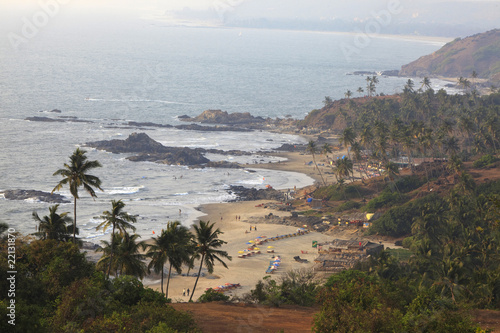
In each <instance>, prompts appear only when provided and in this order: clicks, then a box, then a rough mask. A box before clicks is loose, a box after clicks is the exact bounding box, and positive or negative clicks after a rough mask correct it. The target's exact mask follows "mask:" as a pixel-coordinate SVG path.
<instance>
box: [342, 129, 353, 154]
mask: <svg viewBox="0 0 500 333" xmlns="http://www.w3.org/2000/svg"><path fill="white" fill-rule="evenodd" d="M339 140H340V142H342V144H343V145H344V147H345V148H346V149H347V156H348V157H349V158H351V154H350V152H349V147H348V146H351V145H352V144H353V143H354V141H356V133H355V132H354V130H353V129H352V127H347V128H346V129H344V131H342V134H341V135H340V138H339Z"/></svg>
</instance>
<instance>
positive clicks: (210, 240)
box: [189, 221, 232, 301]
mask: <svg viewBox="0 0 500 333" xmlns="http://www.w3.org/2000/svg"><path fill="white" fill-rule="evenodd" d="M214 226H215V223H212V224H210V221H208V222H204V221H200V224H199V225H195V226H194V230H195V238H194V242H195V244H196V250H195V251H196V253H197V254H199V255H200V256H201V259H200V269H199V270H198V276H197V277H196V282H195V283H194V287H193V291H192V293H191V297H190V298H189V301H191V300H192V299H193V295H194V292H195V290H196V285H197V284H198V279H199V278H200V274H201V268H202V267H203V264H205V266H206V267H207V269H208V272H209V273H213V271H214V265H215V262H216V261H218V262H220V263H221V264H222V266H224V267H225V268H227V265H226V263H225V262H224V261H223V260H222V259H223V258H226V259H228V260H232V258H231V256H229V255H228V254H227V252H226V251H222V250H218V249H219V248H220V247H222V245H224V244H226V242H225V241H223V240H222V239H219V235H221V234H223V232H222V231H220V230H219V229H218V228H217V229H216V230H213V229H214Z"/></svg>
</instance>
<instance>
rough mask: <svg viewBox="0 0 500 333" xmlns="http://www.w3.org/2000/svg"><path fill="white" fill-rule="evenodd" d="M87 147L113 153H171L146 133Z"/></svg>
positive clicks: (91, 143) (99, 142)
mask: <svg viewBox="0 0 500 333" xmlns="http://www.w3.org/2000/svg"><path fill="white" fill-rule="evenodd" d="M86 145H87V146H89V147H93V148H96V149H99V150H105V151H109V152H111V153H115V154H118V153H143V154H159V153H169V152H171V151H172V150H170V148H171V147H165V146H164V145H162V144H161V143H159V142H157V141H155V140H153V139H151V138H150V137H149V136H148V135H147V134H146V133H132V134H130V135H129V137H128V138H127V139H125V140H118V139H114V140H103V141H94V142H87V143H86Z"/></svg>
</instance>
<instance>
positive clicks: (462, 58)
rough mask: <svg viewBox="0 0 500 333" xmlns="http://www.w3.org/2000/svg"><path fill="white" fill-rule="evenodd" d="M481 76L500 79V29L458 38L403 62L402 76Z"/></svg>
mask: <svg viewBox="0 0 500 333" xmlns="http://www.w3.org/2000/svg"><path fill="white" fill-rule="evenodd" d="M473 71H475V72H476V73H477V75H478V77H479V78H483V79H488V80H489V81H490V82H491V83H495V84H498V83H500V29H495V30H491V31H488V32H485V33H481V34H477V35H473V36H470V37H466V38H464V39H460V38H457V39H455V40H454V41H452V42H450V43H448V44H446V45H444V46H443V47H442V48H441V49H439V50H438V51H436V52H434V53H432V54H430V55H426V56H423V57H420V58H419V59H418V60H416V61H413V62H411V63H409V64H407V65H404V66H403V67H402V68H401V71H400V72H399V75H401V76H420V77H422V76H443V77H465V78H470V77H471V75H472V72H473Z"/></svg>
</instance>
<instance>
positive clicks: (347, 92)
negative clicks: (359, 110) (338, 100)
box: [344, 90, 352, 99]
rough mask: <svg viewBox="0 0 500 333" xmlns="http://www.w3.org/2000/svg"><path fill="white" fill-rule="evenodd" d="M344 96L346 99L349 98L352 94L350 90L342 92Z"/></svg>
mask: <svg viewBox="0 0 500 333" xmlns="http://www.w3.org/2000/svg"><path fill="white" fill-rule="evenodd" d="M344 96H345V97H346V98H347V99H349V98H351V96H352V91H350V90H347V91H346V92H345V93H344Z"/></svg>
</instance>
